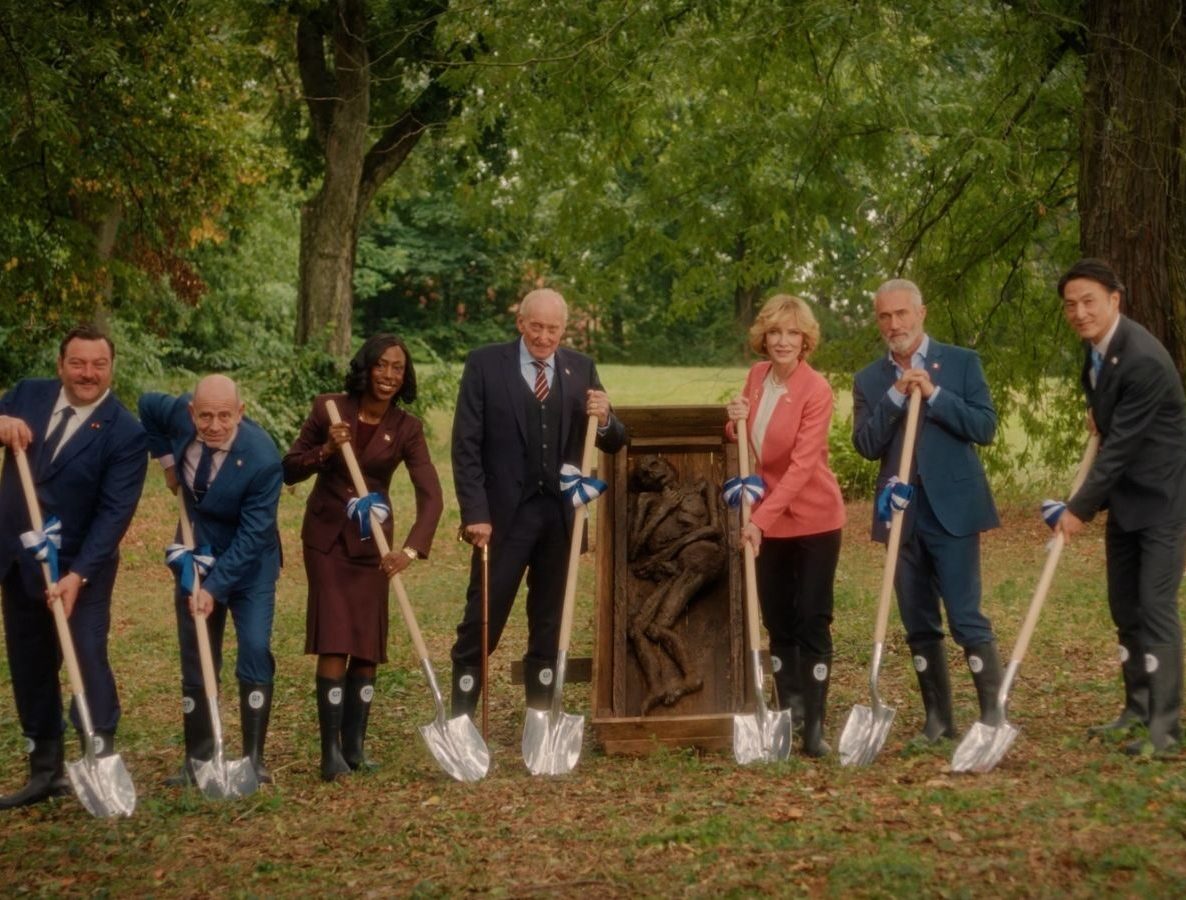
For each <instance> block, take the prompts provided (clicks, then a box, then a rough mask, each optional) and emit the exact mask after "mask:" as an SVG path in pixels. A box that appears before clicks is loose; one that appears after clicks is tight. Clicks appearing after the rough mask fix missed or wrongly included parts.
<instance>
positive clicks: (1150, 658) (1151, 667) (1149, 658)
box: [1145, 653, 1158, 675]
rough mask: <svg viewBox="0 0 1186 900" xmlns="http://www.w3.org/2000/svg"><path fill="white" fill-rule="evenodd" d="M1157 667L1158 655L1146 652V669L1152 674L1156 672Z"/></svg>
mask: <svg viewBox="0 0 1186 900" xmlns="http://www.w3.org/2000/svg"><path fill="white" fill-rule="evenodd" d="M1157 667H1158V661H1157V657H1156V656H1154V655H1153V654H1152V653H1146V654H1145V671H1146V672H1148V673H1149V674H1150V675H1152V674H1153V673H1154V672H1156V671H1157Z"/></svg>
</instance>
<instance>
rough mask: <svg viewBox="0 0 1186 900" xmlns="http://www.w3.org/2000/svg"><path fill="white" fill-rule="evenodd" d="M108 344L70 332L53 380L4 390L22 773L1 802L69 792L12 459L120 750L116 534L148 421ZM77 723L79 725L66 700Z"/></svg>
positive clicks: (41, 586) (8, 581) (2, 568)
mask: <svg viewBox="0 0 1186 900" xmlns="http://www.w3.org/2000/svg"><path fill="white" fill-rule="evenodd" d="M114 367H115V345H114V344H113V343H112V342H111V340H110V339H109V338H108V337H107V336H106V335H105V334H103V333H102V332H101V331H98V330H97V329H95V328H92V327H89V326H84V327H79V328H75V329H73V330H72V331H70V332H69V333H68V334H67V335H66V337H65V338H64V339H63V341H62V343H61V346H60V348H59V353H58V377H57V378H56V379H27V380H25V381H21V382H20V383H18V384H17V385H16V386H15V387H14V388H13V389H12V390H10V391H9V392H8V393H7V394H5V395H4V397H3V398H2V399H0V443H2V444H3V445H4V446H5V447H7V448H8V451H9V452H8V453H7V454H5V460H4V471H3V477H2V478H0V585H2V587H0V592H2V594H3V605H4V634H5V638H6V639H7V643H8V662H9V668H10V669H11V672H12V689H13V693H14V694H15V695H16V706H17V713H18V715H19V716H20V720H21V728H22V730H23V731H24V733H25V737H26V738H27V739H28V741H29V781H28V783H27V784H26V785H25V786H24V787H23V788H22V789H20V790H19V791H17V792H16V793H14V794H9V795H8V796H5V797H0V809H9V808H11V807H15V806H25V805H28V804H31V803H38V802H40V801H42V800H45V799H46V798H48V797H51V796H54V795H58V794H62V793H68V792H69V784H68V783H67V782H66V780H65V777H64V770H63V760H64V751H63V747H62V732H63V726H62V699H61V688H60V687H59V684H58V669H59V667H60V665H61V653H60V648H59V647H58V641H57V632H56V630H55V628H54V622H53V615H52V613H51V612H50V609H49V607H48V605H47V604H46V597H47V594H46V588H45V583H44V581H43V576H42V572H41V566H40V563H38V562H36V561H35V560H33V559H31V558H30V557H29V556H28V555H27V554H25V553H23V552H22V550H21V540H20V535H21V533H22V532H25V531H28V530H29V529H30V528H31V527H32V526H31V525H30V521H29V513H28V508H27V506H26V504H25V497H24V494H23V492H22V489H21V484H20V479H19V477H18V476H17V472H16V465H15V463H14V461H13V459H12V453H13V451H14V450H19V451H22V452H25V453H27V454H28V455H29V462H30V467H31V468H32V470H33V478H34V481H35V483H36V487H37V497H38V500H39V501H40V504H41V511H42V513H43V514H44V515H45V516H46V518H47V519H48V518H49V517H50V516H53V517H56V518H57V519H58V520H60V522H61V528H62V531H61V541H62V545H61V549H60V551H59V557H58V560H59V563H58V564H59V571H60V573H61V577H60V579H59V581H58V593H59V596H60V597H61V599H62V605H63V607H64V609H65V611H66V615H67V616H69V618H70V634H71V636H72V637H73V639H74V645H75V650H76V651H77V653H78V661H79V666H80V668H81V669H82V680H83V683H84V686H85V689H86V695H87V701H88V704H89V706H90V713H91V720H92V722H93V725H94V728H95V749H96V752H97V753H100V754H103V755H106V754H110V753H114V752H115V730H116V726H117V724H118V722H119V717H120V705H119V697H118V695H117V693H116V688H115V676H114V675H113V674H112V672H111V666H110V664H109V663H108V661H107V632H108V630H109V627H110V624H111V591H112V587H113V586H114V584H115V574H116V570H117V569H118V568H119V542H120V541H121V540H122V539H123V536H124V532H125V531H127V528H128V523H129V522H131V520H132V514H133V513H134V512H135V511H136V504H137V503H138V502H139V499H140V489H141V487H142V486H143V484H144V471H145V468H146V466H147V455H146V453H145V449H146V443H145V439H144V430H143V429H142V428H141V427H140V423H138V422H137V421H136V419H135V417H134V416H132V414H131V413H129V412H128V411H127V410H126V409H124V407H123V406H122V405H121V404H120V402H119V401H118V400H117V399H116V398H115V395H114V394H112V393H111V378H112V374H113V371H114ZM71 718H72V719H73V720H74V724H75V727H80V726H79V723H78V719H77V714H76V713H75V712H74V711H73V710H72V711H71Z"/></svg>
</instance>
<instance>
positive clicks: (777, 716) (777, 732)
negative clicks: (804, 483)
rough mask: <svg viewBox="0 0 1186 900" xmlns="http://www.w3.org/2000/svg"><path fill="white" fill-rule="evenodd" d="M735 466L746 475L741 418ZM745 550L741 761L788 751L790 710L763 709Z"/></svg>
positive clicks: (736, 751) (737, 736) (754, 597)
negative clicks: (746, 685) (750, 701)
mask: <svg viewBox="0 0 1186 900" xmlns="http://www.w3.org/2000/svg"><path fill="white" fill-rule="evenodd" d="M737 468H738V470H739V472H738V474H739V475H740V476H741V480H742V481H743V482H744V481H745V480H746V479H747V478H749V437H748V435H747V434H746V426H745V419H738V420H737ZM749 506H750V498H749V495H748V494H747V493H746V492H745V491H744V490H743V491H742V493H741V527H742V528H743V529H744V528H745V526H746V525H748V524H749ZM743 543H744V552H745V626H746V637H747V638H748V640H749V662H750V674H751V675H752V676H753V679H754V681H753V687H754V701H755V703H756V704H757V707H758V708H757V710H756V711H755V712H754V713H753V714H752V715H746V714H743V713H738V714H737V715H735V716H734V717H733V757H734V759H736V760H737V761H738V762H739V763H740V764H741V765H743V766H746V765H749V764H750V763H752V762H776V761H778V760H782V759H786V758H787V757H788V756H790V754H791V711H790V710H789V709H779V710H774V709H767V708H766V697H765V687H764V685H765V681H764V679H763V675H762V651H761V648H760V647H759V646H758V644H759V641H760V640H761V636H760V634H759V632H758V575H757V570H756V565H755V562H754V547H753V544H751V543H750V542H749V541H744V542H743Z"/></svg>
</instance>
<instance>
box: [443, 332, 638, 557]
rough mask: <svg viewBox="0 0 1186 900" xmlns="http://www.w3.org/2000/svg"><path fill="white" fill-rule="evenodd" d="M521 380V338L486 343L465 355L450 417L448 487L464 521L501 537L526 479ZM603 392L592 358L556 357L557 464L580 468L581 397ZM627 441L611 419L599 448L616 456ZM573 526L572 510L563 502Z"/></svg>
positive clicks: (567, 353) (562, 353) (561, 353)
mask: <svg viewBox="0 0 1186 900" xmlns="http://www.w3.org/2000/svg"><path fill="white" fill-rule="evenodd" d="M524 387H525V382H524V379H523V375H522V373H521V372H520V370H519V340H514V341H511V342H510V343H509V344H490V345H488V346H485V347H480V348H478V349H477V350H474V351H473V352H471V353H470V355H469V357H468V358H467V359H466V361H465V370H464V371H463V372H462V375H461V388H460V390H459V392H458V395H457V410H456V412H455V413H454V416H453V483H454V487H455V488H456V491H457V502H458V505H459V506H460V507H461V522H462V524H463V525H472V524H475V523H480V522H489V523H490V524H491V525H492V526H493V529H494V532H495V534H498V533H499V532H500V531H501V530H502V529H505V528H507V527H509V525H510V523H511V521H512V520H513V519H514V516H515V511H516V510H517V509H518V508H519V503H520V502H521V501H522V499H523V496H524V480H525V478H526V475H527V462H528V454H527V410H526V405H525V402H524ZM590 388H593V389H597V390H601V389H602V387H601V380H600V379H599V378H598V377H597V367H596V366H595V365H594V363H593V360H592V359H590V358H589V357H588V356H586V355H585V354H583V353H578V352H576V351H575V350H569V349H567V348H563V347H562V348H560V349H558V350H557V351H556V374H555V378H554V380H553V383H552V396H553V397H559V400H560V403H561V406H560V434H561V436H562V445H561V446H562V450H561V461H562V462H567V463H572V464H573V465H576V466H579V465H580V463H581V451H582V449H583V446H584V437H585V425H586V422H587V421H588V416H586V415H585V392H586V391H587V390H589V389H590ZM625 442H626V428H625V426H624V425H623V424H622V423H621V422H620V421H619V420H618V419H617V417H615V416H613V415H611V416H610V420H609V425H608V427H607V428H606V430H605V433H604V434H602V435H599V436H598V438H597V446H598V447H599V448H600V449H602V450H604V451H605V452H607V453H613V452H614V451H616V450H617V449H618V448H620V447H621V446H622V445H623V444H625ZM565 509H566V515H567V521H568V522H569V526H570V527H571V522H572V506H571V505H570V504H565Z"/></svg>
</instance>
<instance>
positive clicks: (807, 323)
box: [749, 294, 820, 359]
mask: <svg viewBox="0 0 1186 900" xmlns="http://www.w3.org/2000/svg"><path fill="white" fill-rule="evenodd" d="M788 319H789V320H790V321H791V323H792V324H793V325H794V327H795V328H798V329H799V330H800V331H802V332H803V352H802V353H801V354H800V355H799V358H800V359H807V357H809V356H810V355H811V354H812V352H813V351H814V350H815V348H816V347H818V346H819V341H820V332H819V322H817V321H816V318H815V314H814V313H813V312H812V311H811V307H810V306H808V305H807V301H806V300H801V299H800V298H798V297H793V296H791V295H790V294H775V295H774V296H773V297H771V298H770V299H769V300H767V301H766V302H765V303H763V304H762V309H761V311H759V313H758V316H757V318H755V319H754V324H753V325H751V326H750V328H749V345H750V348H751V349H752V350H753V351H754V352H755V353H760V354H762V355H763V356H765V355H766V332H767V331H769V330H770V329H771V328H773V327H774V326H775V325H777V324H779V323H780V322H783V321H786V320H788Z"/></svg>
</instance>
